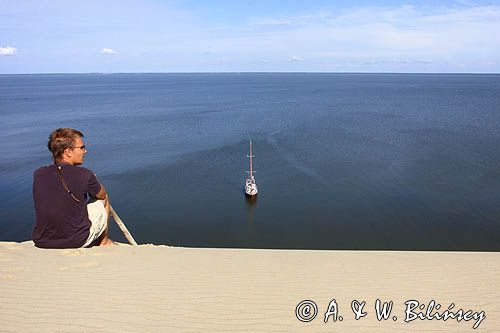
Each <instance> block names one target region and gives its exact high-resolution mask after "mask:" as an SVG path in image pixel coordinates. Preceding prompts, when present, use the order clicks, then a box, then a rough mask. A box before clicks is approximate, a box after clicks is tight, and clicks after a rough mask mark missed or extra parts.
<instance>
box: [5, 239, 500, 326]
mask: <svg viewBox="0 0 500 333" xmlns="http://www.w3.org/2000/svg"><path fill="white" fill-rule="evenodd" d="M499 267H500V253H465V252H462V253H461V252H453V253H449V252H366V251H359V252H355V251H288V250H287V251H277V250H238V249H190V248H172V247H166V246H152V245H142V246H139V247H132V246H127V245H121V246H117V247H103V248H92V249H68V250H42V249H37V248H35V247H34V246H33V245H32V243H31V242H24V243H7V242H2V243H0V298H1V301H0V323H1V324H0V325H1V326H0V327H1V328H0V331H2V332H35V331H36V332H89V331H93V332H124V331H131V332H333V331H355V332H359V331H365V332H401V331H425V332H434V331H441V332H449V331H454V332H471V331H478V332H498V330H499V329H500V274H499V273H500V269H499ZM334 299H335V303H333V302H332V300H334ZM377 299H380V300H381V302H382V303H383V302H389V301H391V300H392V301H393V307H392V312H391V313H390V315H389V316H388V319H387V320H383V319H382V320H381V321H378V320H377V315H376V311H375V303H376V300H377ZM303 300H311V301H314V302H315V304H316V305H317V315H316V317H315V318H314V319H313V320H312V321H310V322H302V321H300V320H299V319H297V317H296V308H297V305H298V304H299V303H300V302H301V301H303ZM354 300H357V301H358V302H359V303H362V302H363V301H365V302H366V305H365V306H364V308H362V309H361V310H360V309H359V306H358V307H355V308H356V309H357V310H358V312H359V313H360V312H361V311H362V312H365V313H367V315H366V316H365V317H362V318H360V319H359V320H355V318H354V317H355V314H354V312H353V310H352V309H351V303H352V301H354ZM411 300H415V301H418V302H419V304H424V307H425V308H424V310H417V309H413V310H411V309H410V310H408V309H409V307H411V306H413V303H409V304H408V305H405V302H407V301H411ZM432 300H434V301H435V302H436V305H437V303H439V304H440V306H441V307H440V309H439V310H436V308H434V309H432V310H431V311H430V312H429V316H435V314H436V313H439V314H443V313H444V311H445V310H447V309H448V308H449V307H450V306H451V304H452V303H453V304H454V307H452V308H451V310H450V312H453V313H454V314H460V313H459V310H460V309H462V310H463V318H462V320H461V321H458V320H457V319H448V320H447V321H444V320H443V319H441V320H436V319H435V317H434V319H433V320H429V318H427V319H425V320H422V319H415V320H412V321H408V322H405V318H406V317H407V316H408V319H410V318H412V316H416V315H417V314H418V313H419V312H422V313H423V314H422V315H421V316H422V317H424V316H425V314H426V311H427V309H428V307H429V302H431V301H432ZM329 305H331V308H330V310H332V315H331V316H328V318H327V319H328V322H327V323H325V322H324V317H325V313H326V312H327V309H328V306H329ZM335 307H336V309H337V318H336V319H337V321H336V322H334V321H333V319H334V317H335V315H334V310H335ZM308 310H310V311H308ZM468 310H471V311H470V312H467V311H468ZM407 312H408V313H407ZM298 313H299V316H301V317H302V319H303V320H308V319H310V318H311V317H312V316H313V315H314V306H312V305H311V306H308V305H307V304H303V306H301V307H299V310H298ZM482 316H485V318H484V319H481V317H482ZM340 317H342V320H341V319H340ZM464 318H465V319H468V320H465V319H464ZM394 319H396V320H394ZM475 324H476V325H478V327H477V329H476V330H474V329H473V326H474V325H475Z"/></svg>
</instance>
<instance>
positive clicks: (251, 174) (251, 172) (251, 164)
mask: <svg viewBox="0 0 500 333" xmlns="http://www.w3.org/2000/svg"><path fill="white" fill-rule="evenodd" d="M252 157H253V156H252V140H250V179H253V163H252Z"/></svg>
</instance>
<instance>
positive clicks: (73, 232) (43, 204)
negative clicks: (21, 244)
mask: <svg viewBox="0 0 500 333" xmlns="http://www.w3.org/2000/svg"><path fill="white" fill-rule="evenodd" d="M47 146H48V148H49V150H50V151H51V152H52V155H53V158H54V164H51V165H48V166H44V167H41V168H39V169H37V170H35V172H34V173H33V200H34V202H35V215H36V221H35V225H34V227H33V233H32V237H33V242H34V243H35V245H36V246H37V247H42V248H78V247H90V246H93V245H111V244H113V241H111V240H110V239H109V238H108V217H109V212H110V205H109V198H108V195H107V193H106V189H105V188H104V186H103V185H102V184H100V183H99V182H98V180H97V178H96V175H95V174H94V173H93V172H92V171H90V170H89V169H86V168H84V167H80V166H79V165H80V164H82V163H83V160H84V158H85V155H86V154H87V149H86V148H85V144H84V142H83V134H82V133H81V132H80V131H77V130H75V129H72V128H58V129H56V130H55V131H53V132H52V133H51V134H50V136H49V142H48V144H47Z"/></svg>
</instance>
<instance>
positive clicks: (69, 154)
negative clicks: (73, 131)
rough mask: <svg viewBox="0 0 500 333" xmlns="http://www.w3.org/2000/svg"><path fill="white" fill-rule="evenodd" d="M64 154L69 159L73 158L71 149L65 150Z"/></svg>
mask: <svg viewBox="0 0 500 333" xmlns="http://www.w3.org/2000/svg"><path fill="white" fill-rule="evenodd" d="M63 154H64V155H66V156H67V157H69V158H71V155H72V152H71V148H66V149H64V153H63Z"/></svg>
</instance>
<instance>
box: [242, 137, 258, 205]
mask: <svg viewBox="0 0 500 333" xmlns="http://www.w3.org/2000/svg"><path fill="white" fill-rule="evenodd" d="M247 157H249V158H250V171H247V173H248V177H247V179H246V181H245V194H246V195H247V196H250V197H253V196H255V195H257V193H258V192H259V190H258V189H257V183H256V182H255V177H254V176H253V174H254V173H255V171H253V158H254V157H255V156H253V155H252V141H250V155H247Z"/></svg>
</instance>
